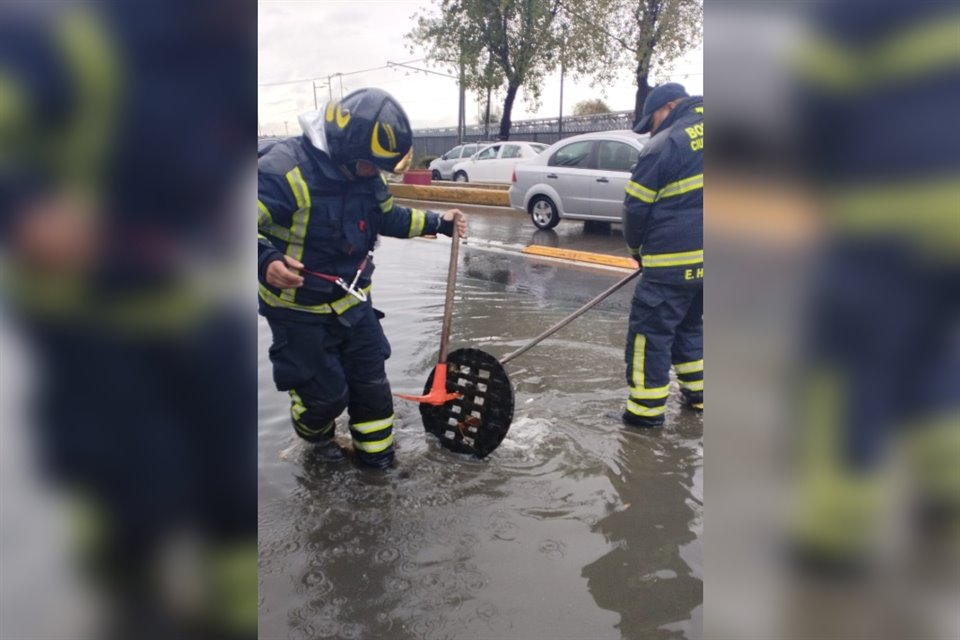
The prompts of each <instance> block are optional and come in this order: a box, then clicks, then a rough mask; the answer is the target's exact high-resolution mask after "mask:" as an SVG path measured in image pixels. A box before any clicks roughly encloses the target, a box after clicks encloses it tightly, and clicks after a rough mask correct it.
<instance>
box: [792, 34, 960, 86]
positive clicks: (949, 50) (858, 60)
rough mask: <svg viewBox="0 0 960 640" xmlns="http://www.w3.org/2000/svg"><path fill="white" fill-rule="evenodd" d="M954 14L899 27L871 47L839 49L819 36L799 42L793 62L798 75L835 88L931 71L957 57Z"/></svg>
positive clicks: (959, 51)
mask: <svg viewBox="0 0 960 640" xmlns="http://www.w3.org/2000/svg"><path fill="white" fill-rule="evenodd" d="M958 29H960V22H958V20H957V18H956V17H955V16H954V17H951V18H948V19H937V20H932V21H929V22H926V23H923V24H920V25H918V26H916V27H912V28H908V29H903V30H900V31H898V32H897V33H895V34H893V35H892V36H891V37H889V38H887V39H886V40H885V41H882V42H880V43H878V44H876V45H872V46H869V47H861V48H857V49H855V48H852V47H844V46H841V45H839V44H837V43H835V42H831V41H828V40H825V39H819V38H811V39H809V40H808V41H807V42H806V43H804V44H803V48H802V51H801V55H800V56H798V60H797V64H798V65H799V66H800V68H801V70H802V71H803V72H804V74H805V75H806V76H807V77H808V78H809V79H811V80H814V81H817V82H818V83H819V84H821V85H824V86H828V87H830V88H832V89H834V90H836V91H837V92H843V93H849V92H853V91H859V90H863V89H864V88H866V87H868V86H870V85H871V84H874V85H876V84H883V83H884V82H894V81H898V80H902V79H905V78H909V79H910V80H915V79H916V78H917V76H919V75H921V74H925V73H936V72H940V71H942V70H944V69H945V68H949V67H950V66H952V65H955V64H956V62H957V60H958V59H960V47H958V46H957V32H958V31H957V30H958Z"/></svg>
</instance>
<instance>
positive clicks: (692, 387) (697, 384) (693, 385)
mask: <svg viewBox="0 0 960 640" xmlns="http://www.w3.org/2000/svg"><path fill="white" fill-rule="evenodd" d="M677 382H679V383H680V388H681V389H686V390H687V391H703V380H694V381H693V382H686V381H684V380H678V381H677Z"/></svg>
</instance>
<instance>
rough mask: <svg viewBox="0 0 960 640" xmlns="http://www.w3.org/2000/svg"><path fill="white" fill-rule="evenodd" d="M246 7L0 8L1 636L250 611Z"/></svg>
mask: <svg viewBox="0 0 960 640" xmlns="http://www.w3.org/2000/svg"><path fill="white" fill-rule="evenodd" d="M255 15H256V14H255V13H254V4H253V2H251V1H247V0H242V1H226V0H223V1H221V0H201V1H194V2H160V1H154V0H150V1H147V2H110V3H102V4H81V3H76V2H71V3H62V4H61V3H46V2H44V3H36V2H24V3H8V4H5V5H4V6H3V8H2V9H0V237H2V240H0V257H2V260H3V271H2V274H3V277H2V283H3V298H2V299H3V303H2V317H3V326H2V330H0V349H2V353H3V357H2V365H0V369H2V381H3V388H2V398H3V399H2V403H0V404H2V410H3V413H2V418H0V423H2V430H0V434H2V436H0V437H2V446H0V450H2V453H0V456H2V466H3V469H4V471H3V478H2V498H0V503H2V529H0V535H2V542H3V546H2V560H0V564H2V565H3V567H4V570H3V571H2V572H0V575H2V592H0V595H2V611H0V620H2V622H0V636H2V637H3V638H23V637H43V638H57V637H60V638H94V637H98V638H99V637H106V638H109V637H117V638H121V637H123V638H133V637H137V638H153V637H156V638H171V637H177V638H192V637H197V638H206V637H253V635H254V634H255V629H256V626H255V623H256V604H257V593H256V533H255V518H256V491H255V489H256V485H255V482H256V479H255V473H256V470H255V466H254V465H255V448H256V437H255V420H256V417H255V416H256V404H255V403H256V400H255V398H256V395H255V384H256V382H255V369H254V366H255V364H254V363H255V360H254V357H255V356H254V353H253V349H254V348H255V347H254V345H255V340H256V337H255V333H254V332H255V324H254V315H253V313H252V312H250V309H249V308H248V307H249V305H248V304H246V303H244V304H242V306H241V305H239V304H238V300H242V298H240V297H238V296H237V295H236V290H237V289H238V286H239V285H240V283H241V281H242V279H243V276H244V275H245V272H244V269H243V267H244V266H245V265H248V264H249V265H252V264H253V261H252V254H251V255H250V256H248V257H249V258H250V259H249V260H246V259H244V257H243V256H242V255H239V252H238V251H237V247H239V246H242V244H241V243H240V242H238V241H239V240H240V239H241V238H242V235H238V231H239V232H240V233H241V234H242V229H243V224H244V220H245V219H246V216H245V214H244V211H245V208H244V206H243V193H241V189H242V186H243V182H244V174H245V172H249V175H252V170H253V164H254V159H255V150H254V146H253V144H254V142H253V139H254V132H255V119H256V111H255V109H256V107H255V94H254V89H253V86H254V83H253V75H254V69H255V62H256V59H255V55H256V54H255V49H254V42H255V41H254V36H255V29H256V26H255V25H256V21H255V17H254V16H255ZM245 182H250V183H252V181H251V180H246V181H245ZM238 307H239V308H240V309H242V311H243V312H242V313H241V312H239V311H238Z"/></svg>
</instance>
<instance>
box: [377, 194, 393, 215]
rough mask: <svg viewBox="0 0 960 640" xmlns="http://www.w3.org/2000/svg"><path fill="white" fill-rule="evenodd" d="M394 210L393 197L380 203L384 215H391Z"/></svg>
mask: <svg viewBox="0 0 960 640" xmlns="http://www.w3.org/2000/svg"><path fill="white" fill-rule="evenodd" d="M392 210H393V196H390V197H389V198H387V199H386V200H384V201H383V202H381V203H380V211H383V212H384V213H390V211H392Z"/></svg>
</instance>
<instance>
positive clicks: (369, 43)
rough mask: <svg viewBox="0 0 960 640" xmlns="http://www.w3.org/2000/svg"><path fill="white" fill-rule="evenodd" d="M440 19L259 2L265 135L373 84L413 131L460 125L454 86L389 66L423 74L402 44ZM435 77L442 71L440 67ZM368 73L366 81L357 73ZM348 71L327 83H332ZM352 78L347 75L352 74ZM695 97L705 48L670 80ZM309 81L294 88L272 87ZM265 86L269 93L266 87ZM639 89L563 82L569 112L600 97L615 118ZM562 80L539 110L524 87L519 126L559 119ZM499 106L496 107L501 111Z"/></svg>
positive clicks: (415, 6) (357, 6) (377, 6)
mask: <svg viewBox="0 0 960 640" xmlns="http://www.w3.org/2000/svg"><path fill="white" fill-rule="evenodd" d="M418 11H420V12H424V11H431V12H435V9H434V8H433V5H431V3H430V2H429V0H350V1H342V0H312V1H311V0H259V21H258V24H259V34H258V43H257V45H258V52H259V69H258V80H257V81H258V83H259V86H258V95H259V107H260V116H259V120H260V129H261V132H262V133H263V134H264V135H268V134H281V135H282V134H284V133H285V132H287V131H289V133H291V134H294V133H299V131H300V129H299V126H298V124H297V115H298V114H300V113H302V112H304V111H308V110H311V109H313V105H314V89H313V86H312V83H311V81H310V80H309V79H310V78H320V79H319V80H318V81H317V89H316V94H317V101H318V102H320V103H323V101H324V100H326V99H328V97H329V95H330V93H331V92H332V93H333V95H334V96H336V97H339V96H340V91H341V83H342V87H343V92H344V93H347V92H349V91H351V90H353V89H359V88H360V87H366V86H376V87H380V88H382V89H385V90H386V91H389V92H390V93H392V94H393V95H394V96H395V97H396V98H397V99H398V100H399V101H400V103H401V104H402V105H403V107H404V109H406V111H407V114H408V115H409V116H410V120H411V123H412V124H413V126H414V127H415V128H425V127H442V126H456V123H457V104H458V95H457V83H456V80H455V79H453V78H446V77H442V76H437V75H430V74H425V73H419V72H415V71H408V70H404V69H395V68H388V69H385V68H381V69H376V68H377V67H384V66H385V65H386V63H387V61H388V60H389V61H392V62H408V61H411V62H409V64H410V65H411V66H414V67H420V68H427V65H426V63H425V62H423V61H422V58H423V57H424V55H425V51H424V50H423V49H416V50H414V51H412V52H411V51H410V49H409V47H408V41H407V40H406V39H405V38H404V37H403V36H404V35H405V34H406V33H407V32H409V31H410V30H411V29H412V28H413V27H414V25H415V22H414V19H413V14H414V13H416V12H418ZM429 69H430V70H432V71H437V72H441V73H443V72H445V70H444V69H442V68H438V67H429ZM355 71H362V73H353V74H351V72H355ZM336 73H343V74H344V75H343V76H342V77H334V78H333V79H332V83H331V84H332V87H330V88H328V87H327V86H325V85H326V76H327V75H332V74H336ZM347 74H351V75H347ZM670 79H671V80H675V81H678V82H682V83H684V84H685V85H686V87H687V89H688V91H689V92H690V93H693V94H699V93H702V92H703V60H702V49H697V50H696V51H693V52H691V54H689V55H688V56H686V57H685V58H683V59H682V60H680V61H678V62H677V64H676V65H675V68H674V72H673V75H672V76H671V78H670ZM289 80H303V81H301V82H295V83H290V84H274V83H281V82H286V81H289ZM265 85H269V86H265ZM634 93H635V84H634V83H633V82H632V80H631V78H630V73H629V71H627V70H624V71H623V72H622V74H621V79H620V80H619V81H618V82H616V83H613V84H608V85H605V86H604V87H591V86H590V81H589V79H582V80H580V81H575V80H574V79H573V78H572V77H571V76H570V75H569V74H568V75H567V76H566V78H565V79H564V90H563V112H564V114H565V115H569V114H571V113H572V112H573V106H574V105H575V104H576V103H578V102H580V101H582V100H587V99H592V98H601V99H603V100H604V101H605V102H606V103H607V104H608V105H609V106H610V108H611V109H613V110H615V111H619V110H627V109H632V108H633V99H634ZM559 99H560V73H559V71H558V72H557V73H555V74H554V75H553V76H552V77H550V78H548V79H547V80H546V82H545V83H544V87H543V91H542V96H541V104H540V106H539V108H537V109H534V108H533V107H532V105H530V104H529V103H528V102H527V101H526V100H525V95H524V90H523V88H522V87H521V89H520V93H519V95H518V97H517V102H516V103H515V104H514V109H513V119H514V120H522V119H525V118H535V117H555V116H557V115H558V113H559ZM502 101H503V98H502V96H501V97H500V99H499V100H496V99H495V100H494V103H495V104H496V103H497V102H499V103H500V104H502ZM478 114H479V111H478V105H477V101H476V96H475V95H474V94H472V93H470V92H468V93H467V121H468V123H470V124H473V123H475V122H477V121H478Z"/></svg>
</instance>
